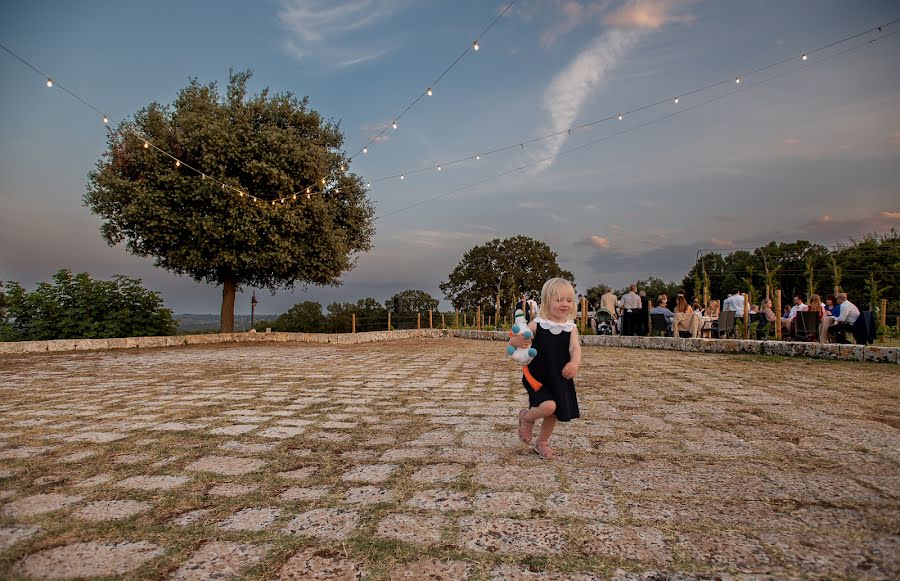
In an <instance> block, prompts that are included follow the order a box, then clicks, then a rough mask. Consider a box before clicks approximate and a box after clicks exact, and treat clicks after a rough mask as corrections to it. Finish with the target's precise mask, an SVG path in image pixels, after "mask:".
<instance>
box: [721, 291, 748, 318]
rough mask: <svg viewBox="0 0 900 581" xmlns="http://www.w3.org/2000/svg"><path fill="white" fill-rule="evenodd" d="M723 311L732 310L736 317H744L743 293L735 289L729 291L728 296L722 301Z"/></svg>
mask: <svg viewBox="0 0 900 581" xmlns="http://www.w3.org/2000/svg"><path fill="white" fill-rule="evenodd" d="M722 310H723V311H734V316H735V317H736V318H738V319H743V318H744V295H742V294H741V293H740V292H739V291H738V290H737V289H734V290H732V291H731V294H730V295H728V298H727V299H725V300H724V301H722Z"/></svg>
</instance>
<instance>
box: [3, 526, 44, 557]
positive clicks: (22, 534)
mask: <svg viewBox="0 0 900 581" xmlns="http://www.w3.org/2000/svg"><path fill="white" fill-rule="evenodd" d="M39 532H41V527H38V526H30V525H13V526H7V527H0V552H2V551H5V550H6V549H8V548H10V547H11V546H13V545H15V544H16V543H18V542H19V541H24V540H25V539H27V538H29V537H33V536H34V535H36V534H38V533H39Z"/></svg>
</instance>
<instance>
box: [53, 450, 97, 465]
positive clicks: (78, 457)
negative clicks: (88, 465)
mask: <svg viewBox="0 0 900 581" xmlns="http://www.w3.org/2000/svg"><path fill="white" fill-rule="evenodd" d="M99 453H100V452H98V451H97V450H81V451H80V452H72V453H71V454H67V455H65V456H63V457H62V458H60V459H59V462H62V463H64V464H72V463H74V462H81V461H82V460H87V459H88V458H93V457H94V456H96V455H98V454H99Z"/></svg>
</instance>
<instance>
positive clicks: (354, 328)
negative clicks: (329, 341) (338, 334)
mask: <svg viewBox="0 0 900 581" xmlns="http://www.w3.org/2000/svg"><path fill="white" fill-rule="evenodd" d="M351 321H352V325H353V326H352V327H351V329H352V331H351V332H352V333H353V334H354V335H356V313H353V318H352V319H351Z"/></svg>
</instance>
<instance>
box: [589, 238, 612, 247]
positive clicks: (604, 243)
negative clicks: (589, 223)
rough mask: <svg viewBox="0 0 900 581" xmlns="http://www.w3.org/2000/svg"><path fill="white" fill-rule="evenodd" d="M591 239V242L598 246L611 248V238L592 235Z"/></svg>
mask: <svg viewBox="0 0 900 581" xmlns="http://www.w3.org/2000/svg"><path fill="white" fill-rule="evenodd" d="M589 240H590V241H591V244H593V245H594V246H596V247H597V248H603V249H608V248H609V238H607V237H605V236H591V237H590V238H589Z"/></svg>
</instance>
